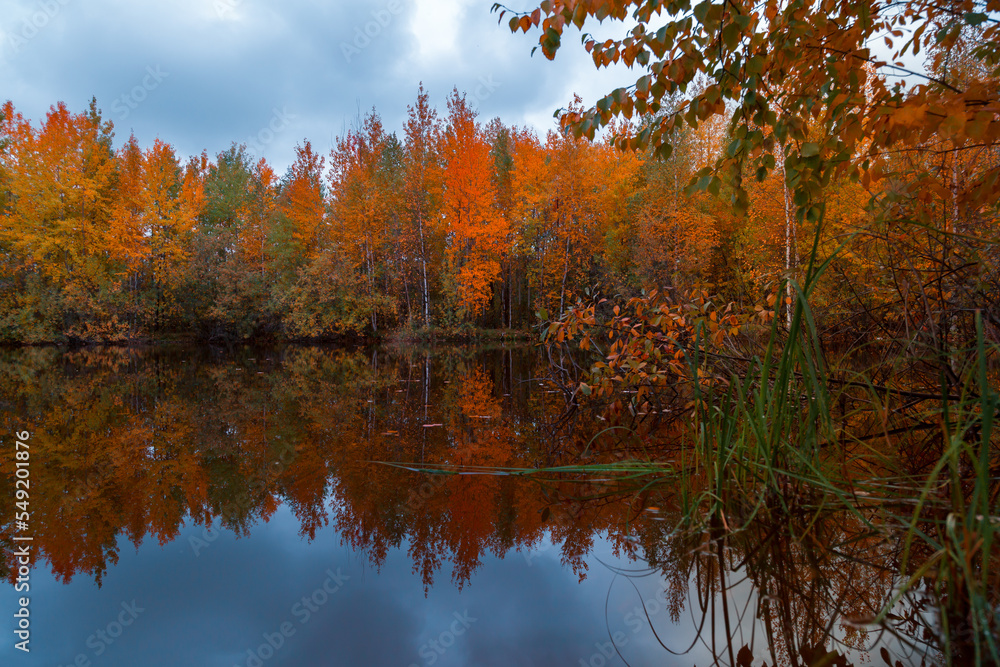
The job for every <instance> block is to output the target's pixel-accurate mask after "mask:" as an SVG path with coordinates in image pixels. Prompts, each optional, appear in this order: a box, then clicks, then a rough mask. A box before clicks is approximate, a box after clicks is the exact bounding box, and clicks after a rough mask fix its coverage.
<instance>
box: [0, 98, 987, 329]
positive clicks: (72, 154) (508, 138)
mask: <svg viewBox="0 0 1000 667" xmlns="http://www.w3.org/2000/svg"><path fill="white" fill-rule="evenodd" d="M690 99H691V96H688V97H686V98H684V97H682V96H681V95H680V94H677V95H674V96H672V97H669V99H667V100H666V101H665V102H664V105H663V107H662V108H661V109H659V110H658V111H657V112H656V113H653V112H650V113H647V114H645V115H644V116H640V117H637V118H636V119H635V120H633V121H632V122H620V123H616V122H615V121H612V123H611V125H612V127H611V129H610V131H609V132H607V135H606V136H607V138H606V139H603V140H602V139H597V140H595V141H588V140H587V138H586V137H583V138H581V137H577V136H575V135H574V134H573V133H572V132H570V131H568V130H566V131H556V130H553V131H549V132H548V133H547V134H546V136H545V137H540V136H539V135H538V134H537V133H536V132H535V131H533V130H531V129H527V128H521V127H516V126H511V125H507V124H505V123H504V122H503V121H502V120H500V119H498V118H495V119H492V120H490V121H489V122H482V121H481V120H480V119H479V118H478V116H477V112H476V111H475V109H474V108H473V106H472V105H470V103H469V102H468V101H467V99H466V97H465V95H463V94H461V93H459V92H458V90H457V89H456V90H454V91H453V92H452V93H451V95H450V96H449V97H448V99H447V109H446V112H445V113H444V114H440V113H439V112H438V110H437V109H435V108H432V107H431V105H430V103H429V100H428V93H427V92H426V91H425V90H424V89H423V86H421V87H420V89H419V90H418V92H417V97H416V100H415V102H414V103H413V105H412V106H409V107H408V114H407V118H406V122H405V125H404V127H403V129H402V134H401V136H397V134H395V133H391V132H388V131H387V130H386V128H385V127H384V125H383V123H382V120H381V118H380V116H379V114H378V113H377V111H375V110H374V109H373V110H372V111H370V112H369V113H367V114H366V115H364V116H363V117H361V118H359V119H358V120H357V121H356V123H355V126H354V127H353V128H352V129H351V130H350V131H347V132H346V133H345V134H344V135H343V136H342V137H340V138H338V139H336V141H335V145H334V146H333V148H332V150H331V151H330V153H329V154H328V155H321V154H319V153H318V152H317V151H316V150H315V149H314V147H313V146H312V144H311V143H310V142H309V141H304V142H303V143H302V144H300V145H299V146H297V147H296V158H295V161H294V163H293V164H292V165H291V167H290V168H289V169H288V170H287V172H286V173H285V174H284V175H283V176H280V177H279V176H278V175H277V174H276V173H275V171H274V169H273V168H272V167H271V166H270V165H268V163H267V162H266V161H265V160H264V159H255V158H253V157H252V156H251V154H250V153H249V152H248V150H247V149H246V147H245V146H242V145H238V144H235V143H234V144H233V145H232V146H230V147H229V148H228V149H226V150H224V151H222V152H220V153H219V154H218V155H217V156H215V157H214V158H210V157H209V156H208V155H207V153H204V152H203V153H202V154H201V155H199V156H195V157H192V158H190V159H188V160H187V162H182V161H181V160H180V159H179V158H178V156H177V155H176V154H175V151H174V149H173V148H172V147H171V146H170V145H169V144H167V143H165V142H163V141H161V140H159V139H158V140H156V141H155V143H154V144H153V146H151V147H147V148H143V147H141V146H140V145H139V144H138V142H137V141H136V139H135V137H134V136H132V137H130V138H129V139H128V140H127V141H126V142H125V143H124V145H122V146H120V147H119V148H115V147H114V145H113V139H114V129H113V125H112V123H111V122H109V121H105V120H104V119H103V118H102V115H101V111H100V110H99V109H98V107H97V103H96V100H94V101H91V103H90V105H89V107H88V108H87V109H86V110H85V111H84V112H82V113H72V112H70V111H69V110H68V109H67V108H66V106H65V105H64V104H62V103H60V104H57V105H56V106H54V107H52V108H51V109H50V111H49V112H48V114H47V115H46V117H45V119H44V120H43V121H42V122H41V124H40V125H39V126H38V127H35V126H34V125H32V123H31V122H30V120H28V119H25V118H23V117H22V115H21V114H20V113H18V112H17V111H16V110H15V108H14V106H13V104H12V103H11V102H7V103H6V104H5V105H4V106H3V108H2V118H0V149H2V150H0V210H2V226H0V248H2V254H0V262H2V268H0V339H2V340H6V341H9V342H43V341H66V340H80V341H124V340H129V339H135V338H145V337H158V336H163V335H169V334H173V333H180V332H184V333H194V334H196V335H197V336H199V337H202V338H209V339H212V338H224V339H248V338H261V337H271V338H283V339H332V338H338V337H343V336H363V337H373V336H374V337H377V336H381V335H383V334H385V333H386V332H389V331H393V330H398V329H412V330H416V329H436V328H446V329H454V328H457V327H469V326H475V327H487V328H510V329H521V330H523V329H526V328H528V327H529V326H531V325H533V324H535V323H536V322H537V320H538V315H541V316H542V319H547V318H549V317H552V318H555V317H558V316H561V315H562V314H564V313H565V312H566V311H567V309H568V308H569V306H570V304H571V303H572V302H573V301H574V300H575V299H576V298H577V296H578V295H582V294H584V293H585V292H588V291H589V292H590V294H593V293H594V290H595V289H596V290H599V291H600V293H601V294H606V295H608V296H609V298H613V297H622V298H627V297H630V296H634V295H637V294H640V293H641V291H642V290H643V289H644V288H647V287H656V288H657V289H660V290H663V289H664V288H666V289H667V290H671V291H672V292H673V293H677V294H680V293H683V292H685V291H689V290H694V289H698V290H705V289H707V290H709V291H710V292H711V293H713V294H716V295H719V296H721V297H722V298H723V299H725V300H727V301H733V302H736V303H738V304H740V305H741V306H742V307H743V308H744V309H745V310H748V311H749V310H750V309H752V308H753V306H754V305H755V304H761V303H766V306H770V307H776V308H777V309H778V310H780V308H781V305H782V304H781V301H784V299H782V300H779V302H778V304H777V306H774V302H775V300H776V296H777V290H778V286H779V284H781V282H782V281H783V280H784V279H786V278H789V277H795V275H796V274H797V273H801V272H802V271H803V267H804V265H805V264H806V263H807V261H808V255H809V254H810V250H811V248H812V246H813V244H814V241H815V242H816V243H817V244H818V249H819V250H820V252H821V253H826V254H830V253H833V252H834V250H836V249H837V248H838V246H839V245H840V244H841V243H842V241H843V239H845V238H847V237H849V236H851V235H852V234H855V235H856V234H859V233H860V234H861V235H862V236H863V237H864V238H863V239H858V240H857V241H856V242H854V243H852V244H851V245H850V246H849V247H848V248H847V250H846V251H840V252H839V255H838V256H837V259H836V262H835V263H834V265H833V266H832V269H833V272H834V273H835V274H836V275H837V276H838V280H836V281H828V282H827V283H826V284H824V285H823V286H822V287H821V288H820V289H819V290H818V291H817V292H815V293H814V294H813V298H812V305H813V307H814V308H815V309H816V310H817V312H818V314H819V317H821V318H822V320H823V321H824V322H825V323H828V324H830V325H831V326H840V327H843V328H849V327H850V326H853V325H854V324H856V322H857V320H858V318H864V319H865V320H867V321H869V322H870V323H871V322H874V323H875V325H877V326H879V327H887V326H888V327H896V326H897V325H900V323H902V326H913V325H914V322H916V320H919V319H921V313H923V311H924V310H926V311H928V312H927V313H923V315H924V316H931V311H935V310H936V308H935V306H934V304H935V303H940V302H942V301H948V303H949V305H950V307H952V308H954V307H955V306H956V303H955V301H956V300H957V299H959V298H961V299H964V301H965V303H966V304H968V303H972V302H975V303H979V304H982V303H983V299H984V298H985V296H986V295H987V294H989V293H992V291H995V287H996V285H995V283H996V276H997V266H996V264H997V262H996V255H995V253H991V252H990V248H992V247H993V245H992V243H990V242H989V241H988V240H985V239H986V238H988V237H989V236H990V233H989V232H990V230H992V229H995V221H996V217H995V211H991V210H988V207H986V208H984V207H982V206H975V205H973V206H971V208H970V207H969V206H966V202H965V201H964V200H960V199H959V198H958V195H956V187H958V181H959V180H961V181H962V183H965V182H972V183H975V172H976V169H977V161H978V164H979V165H985V166H984V167H981V168H988V167H989V166H990V164H991V161H994V160H995V159H996V156H995V154H994V151H993V150H992V149H986V153H985V157H986V158H987V159H986V160H985V161H984V160H983V157H984V156H983V155H982V154H980V155H978V156H977V155H973V154H971V152H970V153H968V154H966V153H956V154H955V155H951V154H946V155H945V156H944V158H940V159H944V160H945V161H949V160H950V161H952V162H954V164H952V165H950V168H948V169H943V170H941V169H934V170H933V172H932V173H933V174H935V175H936V177H937V179H938V181H937V183H935V184H934V185H935V187H934V188H933V189H930V190H928V189H926V187H925V186H927V180H928V179H927V174H928V173H929V167H928V165H927V164H923V163H921V164H916V166H914V163H920V162H921V161H923V162H933V161H934V160H938V159H939V157H938V155H939V153H938V152H931V151H923V152H921V151H916V152H913V153H910V152H900V154H899V156H898V157H897V158H887V160H895V162H896V163H897V164H895V167H896V173H898V174H904V173H905V172H906V170H907V169H908V170H909V171H910V172H912V173H919V174H922V176H921V179H922V180H919V179H918V180H913V179H911V180H910V181H907V180H906V178H905V177H897V178H896V180H889V179H883V180H882V181H879V182H878V183H875V182H870V181H861V180H858V179H852V178H849V177H847V176H843V177H839V178H832V179H828V183H827V184H826V186H825V187H824V191H823V207H824V221H823V227H822V235H821V236H820V237H817V234H816V231H817V229H818V227H819V221H818V219H812V218H810V216H808V215H798V216H796V215H795V210H796V204H795V203H794V202H793V201H792V198H793V197H794V196H795V193H794V192H790V191H789V187H788V182H789V180H790V177H789V178H786V174H785V171H784V169H780V168H779V169H772V170H770V171H767V172H765V173H763V174H758V178H757V179H754V178H747V179H746V180H743V179H742V178H740V179H736V180H738V182H736V181H734V179H731V178H730V179H726V180H719V181H718V182H713V183H710V184H709V185H710V187H708V188H704V189H696V188H692V187H691V185H690V184H691V183H693V182H695V181H698V180H699V179H700V178H701V176H700V175H702V174H704V173H706V170H708V168H709V166H710V165H713V164H714V163H715V162H716V160H717V159H719V157H720V156H724V155H725V153H726V151H727V150H730V149H731V146H732V143H733V132H734V129H733V128H732V127H731V126H730V125H728V124H726V123H725V122H724V121H723V120H722V119H721V118H720V117H718V116H709V117H706V118H705V119H704V120H703V122H701V123H699V124H696V125H695V126H693V127H679V128H676V129H674V130H672V133H671V134H670V136H669V137H668V139H669V143H670V145H671V146H672V150H671V152H670V153H669V155H665V154H664V153H663V151H662V150H654V149H653V148H650V149H648V150H639V151H621V150H619V147H620V146H621V145H623V144H628V143H629V141H628V137H630V136H631V137H641V136H642V134H643V132H644V131H645V129H644V128H646V129H648V128H649V127H653V126H656V125H657V124H658V123H660V122H661V120H662V118H663V117H666V116H669V115H670V114H674V113H678V112H680V111H681V110H683V109H684V107H685V105H687V104H688V103H689V102H690ZM581 111H582V106H581V102H580V100H579V99H577V100H575V102H574V105H573V106H572V107H571V109H570V112H571V113H573V112H576V113H580V112H581ZM623 137H624V139H623ZM917 148H919V147H917ZM783 150H784V148H783V147H782V146H777V145H776V146H772V147H771V153H772V160H771V162H772V164H773V163H774V162H775V161H777V163H778V164H779V166H780V165H781V164H783V163H782V160H781V155H782V151H783ZM958 161H961V163H962V164H958ZM716 180H718V179H716ZM921 183H922V185H921ZM737 186H738V187H737ZM920 187H923V188H924V189H923V190H920V191H918V190H917V188H920ZM740 192H742V193H745V194H739V193H740ZM914 193H916V194H914ZM736 194H739V197H741V198H743V197H745V199H746V202H745V205H743V206H736V207H734V206H732V205H731V203H730V202H729V201H727V199H729V200H732V199H733V198H734V197H736ZM726 195H729V196H728V197H727V196H726ZM970 203H972V202H970ZM879 207H881V208H879ZM892 207H895V210H896V211H897V213H898V212H899V211H903V214H900V215H895V216H887V215H886V214H885V212H886V210H888V209H889V208H892ZM915 207H921V209H920V213H921V215H923V216H925V217H927V216H928V215H938V214H940V216H943V217H944V218H945V219H946V222H945V224H944V225H943V226H941V225H935V226H934V228H933V229H931V230H929V231H930V233H928V230H927V229H926V228H919V227H914V226H913V225H910V224H907V222H906V217H907V213H908V212H912V211H913V209H914V208H915ZM741 209H745V210H741ZM928 209H930V213H928ZM956 216H957V217H958V218H961V219H952V218H955V217H956ZM956 232H957V233H956ZM901 251H905V253H906V258H907V259H905V261H904V256H903V255H902V254H901ZM940 274H944V277H943V278H940V279H938V280H937V281H936V282H933V281H932V282H931V283H930V284H929V283H928V278H927V276H928V275H931V276H933V275H940ZM788 296H789V297H790V295H788ZM772 312H774V311H772ZM915 313H916V315H915ZM914 318H916V319H914ZM990 321H995V319H994V320H990Z"/></svg>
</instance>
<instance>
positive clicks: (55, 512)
mask: <svg viewBox="0 0 1000 667" xmlns="http://www.w3.org/2000/svg"><path fill="white" fill-rule="evenodd" d="M545 375H546V372H545V369H544V367H543V366H541V365H540V364H539V363H538V361H537V359H536V354H535V351H534V350H533V349H531V348H530V347H527V348H517V349H500V348H497V349H483V348H475V349H473V348H457V347H455V348H444V347H442V348H435V349H423V348H419V347H413V348H397V349H379V350H373V349H357V350H350V349H332V348H302V347H289V348H282V349H252V348H238V349H217V348H186V347H178V348H156V349H148V350H135V349H132V350H121V349H85V350H77V351H65V350H57V349H52V348H46V349H26V350H16V351H3V352H0V380H2V387H0V400H2V404H0V414H2V419H3V430H2V431H0V437H2V446H3V450H2V451H3V457H2V467H0V470H2V471H3V475H2V477H0V485H2V486H3V489H2V497H3V498H4V499H5V500H4V501H3V503H2V505H0V517H2V521H0V541H2V544H3V549H4V559H3V563H2V567H3V568H4V574H5V577H6V579H7V581H8V583H7V584H6V585H5V586H4V587H3V593H2V594H0V610H2V613H3V615H4V618H6V619H7V621H6V622H5V623H4V624H3V636H2V637H0V664H2V665H5V666H6V665H116V666H117V665H121V666H145V665H149V666H159V665H163V666H171V667H173V666H176V665H185V666H191V667H197V666H201V665H204V666H218V667H233V666H236V665H239V666H243V667H253V666H255V665H256V666H257V667H261V666H263V665H268V666H271V665H289V666H298V665H303V666H310V667H311V666H322V665H400V666H402V667H408V666H411V665H417V666H423V665H503V666H509V665H571V666H577V665H590V666H592V667H600V666H601V665H622V664H630V665H701V666H705V665H711V664H720V665H741V666H744V665H753V666H754V667H757V666H759V665H763V664H767V665H771V666H773V665H775V664H782V665H783V664H796V665H798V664H804V665H808V664H812V663H814V662H818V661H822V660H824V659H825V660H827V661H828V662H827V663H826V664H831V665H847V664H853V665H865V664H879V665H881V664H885V662H884V660H885V657H888V658H889V659H890V660H891V664H893V665H894V666H895V664H896V662H897V661H898V662H899V664H902V665H911V664H913V665H919V664H920V663H921V661H922V660H924V661H926V663H927V664H932V663H933V662H934V661H935V660H937V659H939V658H940V654H939V653H938V652H937V649H936V648H935V645H934V640H933V619H932V618H930V614H929V611H926V610H924V609H923V608H922V607H921V602H920V600H919V599H914V598H909V599H907V600H905V601H904V602H903V603H902V604H901V605H900V606H899V608H898V613H897V614H895V615H894V616H895V619H894V621H893V625H892V627H887V628H873V627H871V626H870V625H866V619H867V620H870V619H871V617H873V616H874V614H876V613H877V612H878V610H879V609H881V608H882V606H883V605H884V603H885V601H886V600H887V599H889V598H890V597H891V596H892V593H893V587H894V584H895V583H896V581H897V578H898V575H897V574H896V572H895V570H894V569H893V562H894V560H895V559H897V558H898V554H899V546H898V545H896V544H894V543H893V542H892V540H887V539H886V538H885V535H884V534H880V535H875V534H872V533H870V532H869V530H868V529H866V528H865V526H864V524H863V522H861V521H858V520H857V519H850V518H848V517H844V516H830V517H822V518H820V519H819V520H817V519H816V517H815V516H811V517H809V518H808V521H809V530H808V531H805V530H803V531H802V532H801V533H799V534H800V535H802V534H808V535H809V538H808V539H802V538H801V537H796V534H797V533H796V526H795V525H794V521H793V522H792V525H791V526H789V525H788V522H787V521H785V522H784V523H783V524H782V525H781V526H780V527H779V526H772V525H768V524H767V523H766V522H758V523H756V524H753V525H754V526H757V529H750V530H747V531H743V532H742V533H740V534H737V535H732V536H729V537H728V538H727V539H725V540H722V539H716V538H717V537H718V536H717V535H713V534H708V533H705V534H690V533H686V532H683V531H678V530H676V525H677V522H678V517H679V512H680V507H681V504H682V503H683V490H681V489H677V488H676V487H672V486H671V485H669V484H665V485H661V486H660V487H654V488H648V489H644V488H638V489H632V490H629V491H622V492H618V493H610V492H608V490H607V488H606V487H604V486H602V485H601V484H600V482H599V481H594V480H593V479H590V480H589V481H587V480H583V479H582V478H578V477H577V476H574V475H573V474H566V475H562V476H553V477H552V478H551V479H548V480H546V481H544V482H540V481H531V480H524V479H521V478H518V477H513V476H509V475H508V476H504V475H495V474H476V475H472V474H463V475H427V474H424V473H421V472H417V471H414V470H409V469H406V467H409V468H421V467H423V466H431V465H433V464H449V465H459V466H465V467H469V466H485V467H489V468H491V469H496V468H523V467H528V466H552V465H562V464H572V463H576V462H579V461H580V460H581V458H586V460H587V461H588V462H595V461H598V462H613V461H617V460H619V459H621V458H623V457H626V456H633V455H635V454H636V452H637V450H636V447H643V448H655V447H656V446H658V444H660V443H659V441H660V440H665V439H668V436H667V435H665V434H668V433H669V430H670V429H669V428H668V427H665V426H664V425H663V424H662V423H657V422H656V421H655V420H653V419H646V420H645V421H644V422H643V423H642V424H640V425H634V424H633V425H632V428H633V431H636V430H637V431H638V432H639V435H640V436H641V437H638V438H636V437H631V436H630V437H629V438H624V439H623V438H621V437H618V436H615V434H614V433H613V432H612V433H610V434H608V433H606V434H604V435H602V436H599V437H597V438H596V439H595V438H594V437H593V436H594V434H595V433H598V432H599V431H600V429H601V428H603V427H604V425H603V424H601V423H600V422H598V421H596V420H594V421H593V422H591V421H589V420H588V419H587V418H585V417H584V416H582V415H580V414H576V415H569V414H566V412H565V400H564V398H563V395H562V393H561V392H560V391H559V390H558V389H557V388H556V387H555V386H554V385H552V384H551V383H550V382H548V381H546V380H545V379H544V376H545ZM18 431H28V432H30V438H29V439H28V441H27V442H28V443H29V445H30V468H29V469H30V498H29V500H28V502H29V503H30V511H31V517H30V521H29V522H28V524H29V525H28V526H18V524H17V522H16V512H17V511H18V510H17V508H16V507H15V505H14V494H15V474H16V473H15V463H14V462H15V454H14V451H15V449H14V448H15V445H14V440H15V436H14V434H15V433H16V432H18ZM380 462H395V463H403V464H408V465H407V466H406V467H395V466H390V465H384V464H383V463H380ZM466 469H467V468H466ZM26 536H31V537H32V538H33V539H32V541H30V542H26V541H25V540H15V538H16V537H22V538H23V537H26ZM26 543H27V544H30V545H31V546H30V549H29V553H30V562H31V571H30V575H29V582H28V583H29V585H30V591H29V592H27V593H25V592H17V591H16V590H15V586H16V585H17V578H18V567H19V564H18V553H19V549H21V548H22V547H23V545H24V544H26ZM720 571H722V572H723V576H722V577H720V576H719V572H720ZM24 596H28V597H29V598H30V602H29V605H28V609H29V610H30V643H29V644H28V646H29V647H30V653H24V652H22V651H20V650H17V649H16V648H15V644H16V642H18V641H20V640H19V638H18V637H17V636H16V635H15V634H14V630H15V629H16V623H17V622H18V621H17V619H15V618H13V614H14V613H15V612H17V611H18V609H19V608H20V604H19V598H21V597H24Z"/></svg>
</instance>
